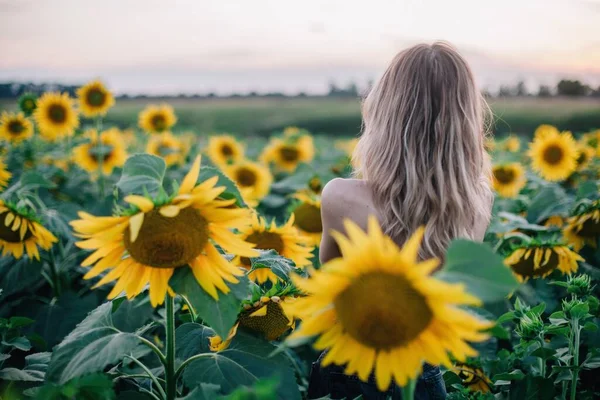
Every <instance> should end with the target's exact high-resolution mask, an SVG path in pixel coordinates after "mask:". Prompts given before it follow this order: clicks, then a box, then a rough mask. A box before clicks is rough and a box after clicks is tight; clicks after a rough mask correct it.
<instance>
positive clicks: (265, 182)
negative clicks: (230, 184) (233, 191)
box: [222, 160, 273, 207]
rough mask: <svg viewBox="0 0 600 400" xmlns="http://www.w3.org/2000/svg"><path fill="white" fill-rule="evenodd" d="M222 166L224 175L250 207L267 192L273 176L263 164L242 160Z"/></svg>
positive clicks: (255, 204) (256, 203) (254, 205)
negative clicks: (231, 181) (232, 182)
mask: <svg viewBox="0 0 600 400" xmlns="http://www.w3.org/2000/svg"><path fill="white" fill-rule="evenodd" d="M222 168H223V172H224V173H225V175H227V176H228V177H229V178H230V179H231V180H233V181H234V182H235V183H236V185H237V187H238V188H239V189H240V193H241V194H242V197H243V198H244V201H245V202H246V203H248V205H250V206H251V207H256V206H257V205H258V203H259V201H260V200H262V199H263V198H264V197H265V196H266V195H267V194H269V190H270V189H271V183H272V182H273V176H272V175H271V171H269V169H268V168H267V167H265V166H264V165H262V164H259V163H256V162H252V161H249V160H242V161H240V162H237V163H235V164H231V165H225V166H223V167H222Z"/></svg>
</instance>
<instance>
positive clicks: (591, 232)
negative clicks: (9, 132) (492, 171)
mask: <svg viewBox="0 0 600 400" xmlns="http://www.w3.org/2000/svg"><path fill="white" fill-rule="evenodd" d="M0 221H2V219H1V217H0ZM577 234H578V235H580V236H585V237H596V236H598V235H600V222H597V221H594V218H589V219H587V220H586V221H585V222H584V223H583V224H581V229H580V230H579V232H577Z"/></svg>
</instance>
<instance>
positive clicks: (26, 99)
mask: <svg viewBox="0 0 600 400" xmlns="http://www.w3.org/2000/svg"><path fill="white" fill-rule="evenodd" d="M37 100H38V98H37V96H36V95H35V94H33V93H25V94H23V95H22V96H21V97H19V109H20V110H21V111H22V112H23V114H25V115H26V116H28V117H29V116H30V115H32V114H33V112H34V111H35V109H36V108H37Z"/></svg>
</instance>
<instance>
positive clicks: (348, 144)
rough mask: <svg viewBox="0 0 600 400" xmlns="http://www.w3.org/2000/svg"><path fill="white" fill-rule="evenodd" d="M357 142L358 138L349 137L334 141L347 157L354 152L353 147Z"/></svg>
mask: <svg viewBox="0 0 600 400" xmlns="http://www.w3.org/2000/svg"><path fill="white" fill-rule="evenodd" d="M357 144H358V138H354V139H349V140H338V141H336V142H335V147H336V148H337V149H339V150H342V151H343V152H344V153H346V155H347V156H348V157H352V153H354V149H355V148H356V145H357Z"/></svg>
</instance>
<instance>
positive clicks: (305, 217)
mask: <svg viewBox="0 0 600 400" xmlns="http://www.w3.org/2000/svg"><path fill="white" fill-rule="evenodd" d="M294 198H296V199H297V200H299V201H298V202H296V204H295V205H294V206H293V207H292V209H291V211H292V213H293V214H294V217H295V218H294V227H295V228H296V229H297V230H298V231H299V232H300V234H302V235H303V236H306V237H307V238H308V243H309V245H311V246H319V245H320V244H321V236H322V235H323V224H322V223H321V199H320V198H319V197H318V196H310V195H308V194H305V193H297V194H295V195H294Z"/></svg>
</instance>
